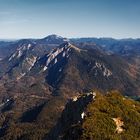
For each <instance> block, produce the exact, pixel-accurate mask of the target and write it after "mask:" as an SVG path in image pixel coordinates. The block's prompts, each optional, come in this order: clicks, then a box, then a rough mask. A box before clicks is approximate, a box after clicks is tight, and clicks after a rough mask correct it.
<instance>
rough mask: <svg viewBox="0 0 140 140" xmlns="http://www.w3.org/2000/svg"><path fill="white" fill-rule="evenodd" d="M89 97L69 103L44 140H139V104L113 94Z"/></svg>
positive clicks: (113, 92) (87, 95)
mask: <svg viewBox="0 0 140 140" xmlns="http://www.w3.org/2000/svg"><path fill="white" fill-rule="evenodd" d="M93 93H94V94H93ZM93 93H92V92H91V93H88V94H85V95H83V96H81V97H78V98H77V99H75V98H74V99H73V100H71V101H70V102H69V103H68V104H67V105H66V108H65V110H64V111H63V112H62V115H61V118H60V119H59V120H58V123H57V125H56V126H55V127H54V128H53V129H52V131H51V132H50V134H49V135H48V136H47V137H46V139H47V140H50V139H51V140H89V139H94V140H105V139H109V140H124V139H127V140H132V139H133V140H134V139H135V140H138V139H140V134H139V129H140V123H139V121H140V103H139V102H136V101H133V100H130V99H127V98H125V97H123V96H121V95H120V94H119V93H118V92H116V91H112V92H110V93H108V94H107V95H105V96H103V95H100V94H99V93H98V92H97V93H96V92H93ZM95 93H96V94H95Z"/></svg>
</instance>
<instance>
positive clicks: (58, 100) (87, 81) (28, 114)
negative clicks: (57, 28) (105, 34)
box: [0, 35, 140, 140]
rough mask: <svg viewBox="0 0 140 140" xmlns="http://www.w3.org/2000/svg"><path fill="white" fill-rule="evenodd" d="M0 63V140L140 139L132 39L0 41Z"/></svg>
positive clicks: (138, 63) (139, 90) (138, 52)
mask: <svg viewBox="0 0 140 140" xmlns="http://www.w3.org/2000/svg"><path fill="white" fill-rule="evenodd" d="M0 68H1V69H0V126H1V127H0V139H2V140H5V139H6V140H11V139H12V140H43V139H47V140H57V139H58V140H61V139H62V140H63V139H64V140H79V139H80V140H85V139H87V140H88V139H91V140H92V139H95V140H104V139H112V140H117V139H119V140H120V139H122V140H124V139H127V140H128V139H129V138H130V139H131V138H133V137H135V139H139V138H140V135H139V134H135V133H134V131H136V130H135V128H134V127H132V124H133V122H134V123H136V124H135V126H137V127H138V129H140V124H139V118H140V114H139V109H140V104H139V101H134V100H132V99H135V100H139V96H140V39H121V40H116V39H112V38H75V39H67V38H63V37H61V36H57V35H49V36H47V37H45V38H43V39H22V40H16V41H0ZM103 104H104V105H105V107H104V105H103ZM122 107H124V109H123V108H122ZM131 107H132V108H131ZM114 109H115V110H117V111H113V110H114ZM94 111H95V113H94ZM129 112H130V113H134V117H132V116H131V115H130V114H129ZM94 117H96V118H97V119H94ZM102 119H103V121H105V123H103V122H101V123H100V124H99V127H98V122H100V121H101V120H102ZM129 120H130V122H131V124H130V123H129ZM116 122H120V123H121V122H122V125H121V126H120V127H119V126H118V124H117V123H116ZM90 123H93V124H95V125H93V126H92V125H91V126H90V125H89V124H90ZM100 125H101V126H100ZM107 126H108V127H107ZM116 127H119V129H117V128H116ZM102 128H103V129H102ZM131 128H132V129H133V132H131V133H129V132H130V129H131ZM94 130H96V131H95V132H94ZM97 130H99V132H101V133H102V135H101V134H99V132H97ZM137 133H139V132H137ZM72 135H73V136H72ZM99 135H101V136H99ZM129 135H131V136H129Z"/></svg>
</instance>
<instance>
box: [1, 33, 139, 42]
mask: <svg viewBox="0 0 140 140" xmlns="http://www.w3.org/2000/svg"><path fill="white" fill-rule="evenodd" d="M53 35H56V36H59V37H62V38H67V39H82V38H97V39H102V38H105V39H115V40H123V39H134V40H137V39H140V37H122V38H116V37H106V36H100V37H99V36H80V37H78V36H76V37H65V36H63V35H58V34H48V35H46V36H44V37H20V38H10V37H7V38H0V41H1V40H22V39H43V38H46V37H48V36H53Z"/></svg>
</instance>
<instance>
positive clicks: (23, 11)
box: [0, 0, 140, 38]
mask: <svg viewBox="0 0 140 140" xmlns="http://www.w3.org/2000/svg"><path fill="white" fill-rule="evenodd" d="M49 34H58V35H61V36H64V37H113V38H130V37H132V38H140V0H0V38H42V37H45V36H47V35H49Z"/></svg>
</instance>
